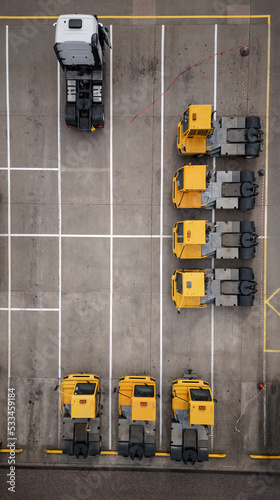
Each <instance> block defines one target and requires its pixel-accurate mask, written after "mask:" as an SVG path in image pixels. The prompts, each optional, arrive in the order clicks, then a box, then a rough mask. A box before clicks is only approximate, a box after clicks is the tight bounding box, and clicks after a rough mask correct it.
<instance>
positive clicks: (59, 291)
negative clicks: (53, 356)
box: [57, 62, 61, 446]
mask: <svg viewBox="0 0 280 500" xmlns="http://www.w3.org/2000/svg"><path fill="white" fill-rule="evenodd" d="M57 192H58V373H57V377H58V383H59V384H60V382H61V130H60V65H59V62H57ZM58 408H60V402H58ZM57 444H58V446H60V410H59V411H58V426H57Z"/></svg>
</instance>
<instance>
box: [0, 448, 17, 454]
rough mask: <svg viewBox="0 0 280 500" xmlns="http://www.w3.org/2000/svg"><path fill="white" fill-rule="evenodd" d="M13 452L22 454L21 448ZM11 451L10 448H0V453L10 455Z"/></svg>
mask: <svg viewBox="0 0 280 500" xmlns="http://www.w3.org/2000/svg"><path fill="white" fill-rule="evenodd" d="M12 451H14V452H15V453H21V452H22V448H18V449H17V450H12ZM10 452H11V450H10V448H0V453H10Z"/></svg>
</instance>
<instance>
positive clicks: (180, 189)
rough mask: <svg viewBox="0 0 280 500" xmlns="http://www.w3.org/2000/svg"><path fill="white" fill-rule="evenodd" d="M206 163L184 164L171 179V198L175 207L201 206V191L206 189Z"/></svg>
mask: <svg viewBox="0 0 280 500" xmlns="http://www.w3.org/2000/svg"><path fill="white" fill-rule="evenodd" d="M207 166H208V165H192V164H191V163H190V164H189V165H184V166H183V167H181V168H179V169H178V170H177V172H176V174H175V176H174V177H173V181H172V200H173V204H174V206H175V208H201V206H202V201H201V193H202V192H203V191H205V190H206V189H207V185H206V169H207Z"/></svg>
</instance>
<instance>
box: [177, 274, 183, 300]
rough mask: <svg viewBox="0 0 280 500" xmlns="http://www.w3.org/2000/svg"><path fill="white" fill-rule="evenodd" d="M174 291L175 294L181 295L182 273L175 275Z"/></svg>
mask: <svg viewBox="0 0 280 500" xmlns="http://www.w3.org/2000/svg"><path fill="white" fill-rule="evenodd" d="M176 283H177V285H176V290H177V293H180V294H181V295H182V293H183V276H182V273H177V274H176Z"/></svg>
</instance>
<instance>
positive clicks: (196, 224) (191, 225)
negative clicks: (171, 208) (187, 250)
mask: <svg viewBox="0 0 280 500" xmlns="http://www.w3.org/2000/svg"><path fill="white" fill-rule="evenodd" d="M206 222H207V221H206V220H185V221H183V224H184V243H185V244H187V245H204V244H205V233H206Z"/></svg>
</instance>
